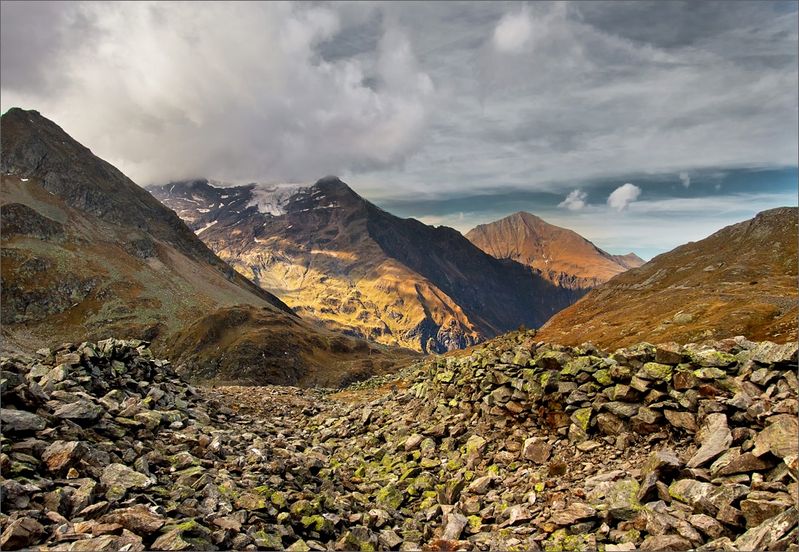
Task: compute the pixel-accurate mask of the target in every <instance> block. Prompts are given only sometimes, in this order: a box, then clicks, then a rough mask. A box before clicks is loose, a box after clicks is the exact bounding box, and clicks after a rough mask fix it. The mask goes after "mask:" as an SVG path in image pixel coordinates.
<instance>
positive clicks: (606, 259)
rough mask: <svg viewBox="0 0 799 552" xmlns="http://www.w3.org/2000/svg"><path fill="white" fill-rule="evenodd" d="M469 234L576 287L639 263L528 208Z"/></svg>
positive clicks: (495, 250) (506, 256)
mask: <svg viewBox="0 0 799 552" xmlns="http://www.w3.org/2000/svg"><path fill="white" fill-rule="evenodd" d="M466 237H467V238H468V239H469V240H471V241H472V243H474V244H475V245H476V246H477V247H479V248H480V249H482V250H483V251H485V252H486V253H488V254H489V255H492V256H494V257H497V258H499V259H512V260H515V261H517V262H520V263H522V264H525V265H528V266H530V267H532V268H534V269H536V270H538V271H540V272H541V273H542V274H544V275H546V277H548V278H549V279H551V280H552V281H553V282H555V283H557V284H558V285H560V286H564V287H569V288H575V289H585V288H590V287H594V286H596V285H598V284H599V283H601V282H604V281H607V280H608V279H610V278H611V277H613V276H615V275H616V274H619V273H620V272H623V271H624V270H626V269H627V268H631V267H632V266H638V265H639V264H640V262H639V261H640V259H637V257H636V258H627V257H622V258H616V257H614V256H613V255H610V254H608V253H606V252H604V251H602V250H601V249H599V248H598V247H597V246H596V245H594V244H593V243H591V242H590V241H588V240H586V239H585V238H583V237H582V236H580V235H579V234H577V233H576V232H574V231H573V230H569V229H567V228H562V227H560V226H555V225H554V224H550V223H548V222H546V221H545V220H543V219H542V218H540V217H538V216H536V215H534V214H532V213H528V212H526V211H517V212H516V213H513V214H511V215H508V216H507V217H505V218H503V219H500V220H498V221H496V222H492V223H488V224H481V225H480V226H478V227H477V228H475V229H473V230H471V231H470V232H469V233H467V234H466Z"/></svg>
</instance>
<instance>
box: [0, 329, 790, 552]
mask: <svg viewBox="0 0 799 552" xmlns="http://www.w3.org/2000/svg"><path fill="white" fill-rule="evenodd" d="M796 350H797V349H796V346H795V345H786V346H779V345H775V344H772V343H752V342H748V341H746V340H744V339H736V340H729V341H725V342H721V343H716V344H713V345H712V346H693V345H692V346H686V347H679V346H673V345H661V346H653V345H648V344H641V345H638V346H635V347H631V348H628V349H622V350H619V351H616V352H615V353H613V354H607V353H604V352H602V351H599V350H597V349H595V348H593V347H590V346H585V347H580V348H565V347H559V346H551V345H547V344H544V343H541V342H537V341H536V336H535V335H534V333H533V332H526V333H516V334H512V335H509V336H506V337H503V338H501V339H499V340H495V341H492V342H489V343H488V344H487V345H486V346H484V347H481V348H479V349H475V350H473V351H471V352H470V353H469V354H468V355H463V354H461V355H460V356H448V357H442V358H439V359H433V360H432V361H428V362H426V363H424V364H421V365H418V366H415V367H410V368H408V369H407V370H406V371H404V372H402V373H400V374H398V375H395V376H383V377H381V378H377V379H374V380H370V381H368V382H364V383H360V384H358V385H356V386H353V387H352V388H350V389H348V390H347V391H345V392H344V393H342V394H339V395H331V394H329V392H326V391H321V390H317V391H311V390H299V389H294V388H274V387H261V388H242V387H238V388H222V389H217V390H210V389H206V390H203V389H196V388H193V387H190V386H188V385H187V384H185V383H183V382H182V381H181V380H180V379H178V378H177V377H176V376H175V374H174V372H173V371H172V369H171V367H170V365H169V364H168V363H165V362H162V361H157V360H153V359H152V358H151V356H150V354H149V351H148V349H147V348H146V344H145V343H139V342H122V341H117V340H106V341H103V342H100V343H98V344H96V345H93V344H81V345H71V346H65V347H63V348H59V349H54V350H43V351H40V352H39V353H37V354H36V355H34V356H32V357H30V358H27V359H24V358H20V359H3V360H2V366H1V367H2V395H3V396H2V398H3V411H2V413H0V414H2V418H1V419H2V422H3V441H2V455H0V465H1V466H2V474H3V479H2V481H1V482H0V493H1V494H2V508H3V512H4V515H3V516H2V517H0V528H2V536H0V546H2V548H3V549H4V550H5V549H19V548H23V547H38V546H43V547H47V548H48V549H59V550H61V549H63V550H96V549H108V550H111V549H113V550H117V549H122V548H125V547H126V548H125V549H126V550H143V549H157V550H180V549H245V548H250V549H251V548H253V547H257V548H266V549H270V550H275V549H277V550H280V549H288V550H315V549H320V550H321V549H336V550H356V549H360V550H375V549H391V550H397V549H402V550H418V549H422V548H423V549H426V550H455V549H464V550H467V549H479V550H487V549H492V550H494V549H513V548H516V549H524V550H541V549H543V550H595V549H604V550H606V551H607V550H633V549H641V550H667V549H668V550H687V549H689V548H695V549H698V550H765V549H770V550H783V549H791V548H790V546H795V545H794V544H793V543H794V542H795V540H796V536H797V534H799V513H798V512H797V508H796V501H797V497H798V491H797V441H796V439H797V437H796V435H797V431H796V430H797V422H796V408H797V392H798V391H799V384H798V383H797V378H796V373H795V372H796ZM389 387H391V389H389ZM381 390H382V391H381ZM358 397H361V398H360V399H359V398H358ZM364 397H368V398H366V399H365V400H364ZM353 401H355V402H353ZM225 403H226V404H229V405H230V406H231V407H232V408H230V407H226V406H224V404H225Z"/></svg>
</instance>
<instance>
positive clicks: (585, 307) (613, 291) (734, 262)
mask: <svg viewBox="0 0 799 552" xmlns="http://www.w3.org/2000/svg"><path fill="white" fill-rule="evenodd" d="M796 282H797V209H796V208H795V207H791V208H789V207H783V208H779V209H772V210H769V211H764V212H762V213H759V214H758V215H757V216H756V217H754V218H753V219H750V220H747V221H744V222H741V223H738V224H734V225H732V226H728V227H726V228H724V229H722V230H719V231H718V232H716V233H715V234H713V235H711V236H710V237H708V238H705V239H703V240H700V241H698V242H692V243H688V244H686V245H682V246H680V247H678V248H676V249H674V250H673V251H670V252H668V253H664V254H662V255H659V256H657V257H655V258H654V259H652V260H651V261H649V262H648V263H646V264H645V265H643V266H641V267H639V268H634V269H632V270H630V271H628V272H625V273H623V274H620V275H618V276H616V277H615V278H613V279H612V280H610V281H609V282H607V283H605V284H604V285H602V286H600V287H599V288H597V289H595V290H593V291H591V292H590V293H588V295H586V296H585V297H584V298H583V299H582V300H580V301H579V302H578V303H576V304H574V305H572V306H571V307H569V308H568V309H565V310H564V311H562V312H560V313H558V314H557V315H556V316H555V317H553V318H552V320H550V321H549V322H548V323H547V324H546V325H545V326H544V328H542V330H541V332H540V336H541V339H544V340H551V341H554V342H560V343H564V344H577V343H582V342H585V341H591V342H593V343H595V344H597V345H599V346H602V347H618V346H624V345H628V344H630V343H633V342H636V341H641V340H645V341H650V342H663V341H677V342H682V343H685V342H688V341H698V340H702V339H708V338H713V339H720V338H726V337H731V336H736V335H744V336H746V337H747V338H748V339H756V340H760V339H769V340H771V341H776V342H781V343H784V342H789V341H796V339H797V326H796V320H797V286H796Z"/></svg>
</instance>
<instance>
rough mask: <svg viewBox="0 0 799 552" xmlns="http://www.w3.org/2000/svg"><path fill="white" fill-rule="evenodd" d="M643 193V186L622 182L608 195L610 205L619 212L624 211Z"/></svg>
mask: <svg viewBox="0 0 799 552" xmlns="http://www.w3.org/2000/svg"><path fill="white" fill-rule="evenodd" d="M639 195H641V188H639V187H638V186H636V185H635V184H630V183H629V182H628V183H627V184H622V185H621V186H619V187H618V188H616V189H615V190H613V192H611V194H610V195H609V196H608V206H609V207H610V208H611V209H615V210H616V211H618V212H620V213H621V212H622V211H624V210H625V209H626V208H627V207H628V206H629V205H630V203H632V202H633V201H635V200H636V199H638V196H639Z"/></svg>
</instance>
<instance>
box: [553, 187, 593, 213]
mask: <svg viewBox="0 0 799 552" xmlns="http://www.w3.org/2000/svg"><path fill="white" fill-rule="evenodd" d="M587 197H588V194H586V193H585V192H583V191H582V190H579V189H578V190H574V191H572V192H569V195H567V196H566V199H564V200H563V201H561V202H560V203H558V207H565V208H566V209H568V210H569V211H579V210H580V209H582V208H583V207H585V205H586V203H585V200H586V198H587Z"/></svg>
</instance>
